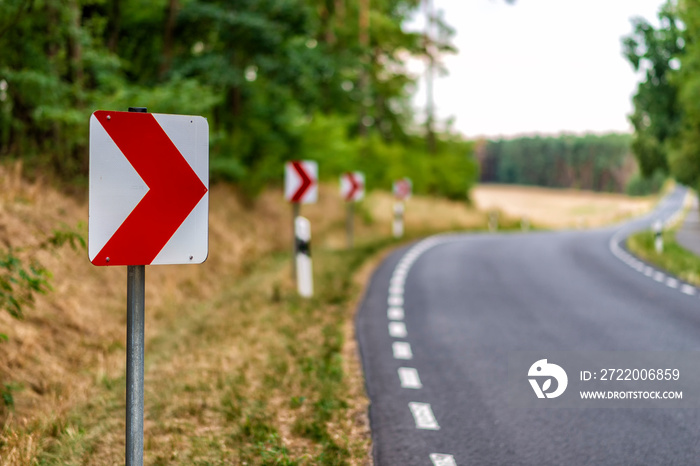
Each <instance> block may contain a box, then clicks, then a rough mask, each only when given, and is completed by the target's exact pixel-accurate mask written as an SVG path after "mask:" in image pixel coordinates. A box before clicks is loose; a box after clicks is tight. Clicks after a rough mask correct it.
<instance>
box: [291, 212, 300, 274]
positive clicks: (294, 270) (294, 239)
mask: <svg viewBox="0 0 700 466" xmlns="http://www.w3.org/2000/svg"><path fill="white" fill-rule="evenodd" d="M300 210H301V209H300V203H299V202H292V280H294V281H295V282H296V280H297V236H296V221H297V217H298V216H299V212H300Z"/></svg>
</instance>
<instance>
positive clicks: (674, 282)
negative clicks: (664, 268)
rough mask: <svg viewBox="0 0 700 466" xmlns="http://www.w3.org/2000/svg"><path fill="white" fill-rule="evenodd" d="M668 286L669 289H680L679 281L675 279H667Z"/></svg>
mask: <svg viewBox="0 0 700 466" xmlns="http://www.w3.org/2000/svg"><path fill="white" fill-rule="evenodd" d="M666 286H667V287H669V288H678V280H676V279H675V278H671V277H668V278H667V279H666Z"/></svg>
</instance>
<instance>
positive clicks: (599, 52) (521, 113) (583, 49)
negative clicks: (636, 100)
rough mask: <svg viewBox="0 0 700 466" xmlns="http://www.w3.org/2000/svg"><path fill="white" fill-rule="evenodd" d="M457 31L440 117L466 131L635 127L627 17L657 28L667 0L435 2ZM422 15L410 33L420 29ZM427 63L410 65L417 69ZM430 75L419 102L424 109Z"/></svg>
mask: <svg viewBox="0 0 700 466" xmlns="http://www.w3.org/2000/svg"><path fill="white" fill-rule="evenodd" d="M433 1H434V8H435V9H436V10H442V11H443V13H444V17H445V19H446V20H447V22H448V24H450V25H451V26H452V27H453V28H454V29H455V30H456V35H455V37H454V38H453V44H454V45H455V46H456V47H457V49H459V52H458V53H457V54H456V55H451V56H447V57H446V58H445V59H444V60H443V61H444V63H445V65H446V66H447V69H448V72H449V75H448V76H445V77H439V78H438V79H436V82H435V103H436V110H437V116H438V118H440V119H441V120H443V121H444V120H446V119H447V118H449V117H454V118H455V123H454V127H455V129H456V130H457V131H459V132H460V133H462V134H464V135H466V136H468V137H476V136H489V137H496V136H501V135H503V136H512V135H516V134H531V133H541V134H557V133H560V132H563V131H564V132H573V133H584V132H595V133H602V132H608V131H624V132H630V131H631V126H630V124H629V122H628V120H627V115H628V114H630V113H631V112H632V103H631V98H632V96H633V95H634V93H635V92H636V86H637V83H638V82H639V80H640V79H641V77H640V75H638V74H635V72H634V71H633V70H632V68H631V66H630V65H629V63H628V62H627V60H626V59H625V58H624V57H623V56H622V45H621V37H622V36H624V35H627V34H629V33H630V32H631V31H632V25H631V22H630V19H631V18H632V17H635V16H641V17H644V18H646V19H647V20H650V21H651V22H652V23H653V24H657V16H656V14H657V12H658V10H659V8H660V7H661V5H662V4H663V3H665V2H664V0H516V3H515V4H513V5H510V4H508V3H506V2H505V1H504V0H433ZM422 24H423V20H422V19H420V18H416V20H415V21H414V23H413V25H412V26H411V29H416V28H421V27H422ZM423 67H424V65H423V64H421V63H413V64H412V65H411V66H410V69H411V70H412V71H414V72H416V73H420V72H421V70H422V69H423ZM423 84H424V83H423V80H421V84H420V85H419V89H418V91H417V93H416V95H415V98H414V107H415V108H416V109H417V110H419V115H420V114H421V113H420V112H422V111H423V110H424V108H425V100H426V97H425V89H424V85H423Z"/></svg>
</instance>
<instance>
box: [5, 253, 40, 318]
mask: <svg viewBox="0 0 700 466" xmlns="http://www.w3.org/2000/svg"><path fill="white" fill-rule="evenodd" d="M48 279H49V272H48V271H47V270H46V269H45V268H44V267H42V266H41V264H39V263H38V262H36V261H32V262H30V263H29V264H28V265H27V264H25V263H24V262H23V261H22V260H21V259H20V258H19V257H17V256H16V255H15V253H14V251H13V250H12V249H9V250H7V251H5V252H3V253H2V254H1V255H0V308H2V309H4V310H5V311H7V312H8V313H9V314H10V315H11V316H12V317H13V318H15V319H21V318H22V317H23V308H24V306H26V305H29V304H31V303H33V302H34V295H35V294H36V293H46V292H47V291H48V290H49V283H48Z"/></svg>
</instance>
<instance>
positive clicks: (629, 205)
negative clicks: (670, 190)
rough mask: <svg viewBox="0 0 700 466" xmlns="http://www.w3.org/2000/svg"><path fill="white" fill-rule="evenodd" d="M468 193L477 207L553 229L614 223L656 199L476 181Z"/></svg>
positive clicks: (637, 211)
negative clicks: (480, 183)
mask: <svg viewBox="0 0 700 466" xmlns="http://www.w3.org/2000/svg"><path fill="white" fill-rule="evenodd" d="M471 197H472V200H473V201H474V204H475V205H476V207H477V208H479V209H480V210H492V209H496V210H500V211H502V212H504V213H505V214H506V215H508V216H511V217H514V218H517V219H520V218H523V217H527V218H529V220H530V222H533V223H535V224H536V225H538V226H540V227H543V228H554V229H559V228H581V227H596V226H601V225H605V224H609V223H613V222H615V221H618V220H621V219H624V218H628V217H630V216H634V215H639V214H641V213H644V212H647V211H649V210H651V208H652V207H653V205H654V203H655V202H656V198H655V197H641V198H634V197H629V196H625V195H622V194H602V193H594V192H590V191H578V190H570V189H548V188H537V187H526V186H509V185H479V186H477V187H475V188H474V189H472V192H471Z"/></svg>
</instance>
